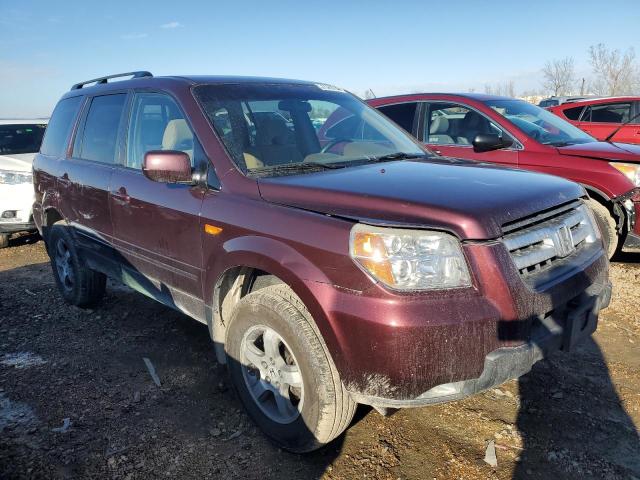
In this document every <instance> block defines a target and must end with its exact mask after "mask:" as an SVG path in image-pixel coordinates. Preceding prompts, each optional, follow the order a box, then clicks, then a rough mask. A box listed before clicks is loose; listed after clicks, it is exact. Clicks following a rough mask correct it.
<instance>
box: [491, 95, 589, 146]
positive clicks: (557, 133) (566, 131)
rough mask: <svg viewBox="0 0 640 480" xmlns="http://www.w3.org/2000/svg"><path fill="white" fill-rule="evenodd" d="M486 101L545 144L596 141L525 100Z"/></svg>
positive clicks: (557, 144) (529, 134)
mask: <svg viewBox="0 0 640 480" xmlns="http://www.w3.org/2000/svg"><path fill="white" fill-rule="evenodd" d="M485 103H486V105H488V106H489V107H491V108H493V109H494V110H495V111H496V112H498V113H499V114H500V115H502V116H503V117H505V118H506V119H507V120H509V121H510V122H511V123H513V124H515V125H516V126H517V127H518V128H519V129H520V130H522V131H523V132H524V133H526V134H527V135H528V136H530V137H531V138H533V139H534V140H537V141H538V142H540V143H542V144H544V145H554V146H564V145H574V144H577V143H590V142H595V141H596V140H595V139H594V138H593V137H591V136H590V135H588V134H586V133H585V132H583V131H582V130H580V129H579V128H577V127H574V126H573V125H571V124H570V123H569V122H566V121H564V120H563V119H561V118H560V117H558V116H557V115H554V114H553V113H551V112H548V111H547V110H544V109H542V108H540V107H536V106H535V105H531V104H530V103H527V102H525V101H522V100H487V101H486V102H485Z"/></svg>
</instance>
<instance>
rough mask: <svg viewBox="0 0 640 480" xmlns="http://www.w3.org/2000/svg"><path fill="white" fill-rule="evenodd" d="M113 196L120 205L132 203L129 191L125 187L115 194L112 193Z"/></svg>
mask: <svg viewBox="0 0 640 480" xmlns="http://www.w3.org/2000/svg"><path fill="white" fill-rule="evenodd" d="M111 196H112V197H113V198H115V199H116V200H118V201H119V202H120V203H129V202H130V201H131V197H130V196H129V195H128V194H127V189H126V188H124V187H120V188H119V189H118V190H116V191H115V192H111Z"/></svg>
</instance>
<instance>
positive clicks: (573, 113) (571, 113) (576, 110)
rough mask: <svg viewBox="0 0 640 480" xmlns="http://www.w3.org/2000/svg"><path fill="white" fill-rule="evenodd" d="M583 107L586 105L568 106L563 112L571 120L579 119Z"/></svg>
mask: <svg viewBox="0 0 640 480" xmlns="http://www.w3.org/2000/svg"><path fill="white" fill-rule="evenodd" d="M583 108H584V107H573V108H567V109H565V110H563V112H562V113H563V114H564V116H565V117H567V118H568V119H569V120H578V119H579V118H580V114H581V113H582V109H583Z"/></svg>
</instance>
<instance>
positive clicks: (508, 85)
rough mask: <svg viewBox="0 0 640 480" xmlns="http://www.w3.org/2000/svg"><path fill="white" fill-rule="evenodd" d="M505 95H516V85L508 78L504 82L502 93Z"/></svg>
mask: <svg viewBox="0 0 640 480" xmlns="http://www.w3.org/2000/svg"><path fill="white" fill-rule="evenodd" d="M503 95H506V96H507V97H515V96H516V85H515V82H514V81H513V80H508V81H506V82H504V93H503Z"/></svg>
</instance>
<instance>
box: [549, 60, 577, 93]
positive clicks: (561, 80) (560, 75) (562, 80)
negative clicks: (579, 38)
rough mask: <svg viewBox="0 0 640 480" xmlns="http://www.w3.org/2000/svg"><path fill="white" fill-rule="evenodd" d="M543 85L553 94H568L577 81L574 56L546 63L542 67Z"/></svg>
mask: <svg viewBox="0 0 640 480" xmlns="http://www.w3.org/2000/svg"><path fill="white" fill-rule="evenodd" d="M542 75H543V76H544V81H543V86H544V88H546V89H547V90H549V91H551V92H553V95H555V96H558V95H568V94H569V93H571V87H572V86H573V84H574V82H575V68H574V64H573V58H571V57H565V58H560V59H556V60H552V61H549V62H547V63H545V65H544V68H543V69H542Z"/></svg>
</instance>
